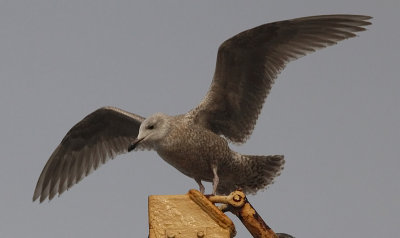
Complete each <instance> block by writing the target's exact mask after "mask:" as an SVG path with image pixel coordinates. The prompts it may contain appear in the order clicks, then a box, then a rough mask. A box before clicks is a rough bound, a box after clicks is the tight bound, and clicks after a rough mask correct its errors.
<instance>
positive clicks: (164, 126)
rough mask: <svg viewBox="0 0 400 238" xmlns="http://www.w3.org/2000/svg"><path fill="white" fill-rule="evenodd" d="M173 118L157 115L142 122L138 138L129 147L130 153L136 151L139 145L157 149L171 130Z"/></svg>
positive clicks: (161, 114)
mask: <svg viewBox="0 0 400 238" xmlns="http://www.w3.org/2000/svg"><path fill="white" fill-rule="evenodd" d="M170 120H171V116H168V115H166V114H163V113H156V114H154V115H152V116H150V117H149V118H147V119H146V120H144V121H143V122H142V124H141V125H140V128H139V134H138V136H137V138H136V139H135V140H134V141H133V142H132V143H131V144H130V145H129V148H128V151H131V150H133V149H135V148H136V147H137V146H138V145H140V146H141V148H145V149H155V147H157V145H158V143H159V141H160V140H162V138H164V137H165V136H166V135H167V133H168V131H169V128H170Z"/></svg>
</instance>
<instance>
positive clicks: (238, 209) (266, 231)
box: [206, 190, 293, 238]
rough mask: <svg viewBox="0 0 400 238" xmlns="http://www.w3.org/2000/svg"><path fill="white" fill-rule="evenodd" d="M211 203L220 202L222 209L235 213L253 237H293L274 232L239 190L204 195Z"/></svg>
mask: <svg viewBox="0 0 400 238" xmlns="http://www.w3.org/2000/svg"><path fill="white" fill-rule="evenodd" d="M206 197H207V198H208V199H209V200H210V201H211V202H212V203H214V204H215V203H222V204H223V205H222V206H220V209H221V210H222V211H224V212H225V211H230V212H231V213H233V214H234V215H236V216H237V217H238V218H239V219H240V221H241V222H242V223H243V225H244V226H245V227H246V228H247V230H248V231H249V232H250V234H251V235H252V236H253V237H254V238H293V236H291V235H288V234H285V233H275V232H274V231H273V230H272V229H271V227H269V226H268V225H267V224H266V223H265V221H264V220H263V219H262V217H261V216H260V215H259V214H258V213H257V211H256V210H255V209H254V207H253V206H252V205H251V204H250V202H249V201H248V200H247V197H246V195H245V194H244V193H243V192H242V191H241V190H236V191H234V192H232V193H230V194H229V195H228V196H217V195H206Z"/></svg>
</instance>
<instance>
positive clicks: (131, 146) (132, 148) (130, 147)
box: [128, 138, 144, 152]
mask: <svg viewBox="0 0 400 238" xmlns="http://www.w3.org/2000/svg"><path fill="white" fill-rule="evenodd" d="M143 139H144V138H141V139H138V138H136V139H135V140H134V141H132V143H131V144H130V145H129V147H128V152H131V151H132V150H134V149H135V148H136V146H137V145H138V144H139V142H141V141H142V140H143Z"/></svg>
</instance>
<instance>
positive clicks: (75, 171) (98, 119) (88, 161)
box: [33, 107, 144, 202]
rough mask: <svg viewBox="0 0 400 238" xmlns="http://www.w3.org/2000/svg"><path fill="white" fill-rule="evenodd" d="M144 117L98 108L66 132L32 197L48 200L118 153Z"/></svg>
mask: <svg viewBox="0 0 400 238" xmlns="http://www.w3.org/2000/svg"><path fill="white" fill-rule="evenodd" d="M143 120H144V118H143V117H141V116H138V115H135V114H132V113H129V112H126V111H123V110H121V109H118V108H115V107H103V108H100V109H98V110H96V111H94V112H92V113H91V114H89V115H88V116H86V117H85V118H84V119H82V120H81V121H80V122H78V123H77V124H76V125H75V126H73V127H72V128H71V130H69V131H68V133H67V134H66V135H65V137H64V138H63V139H62V141H61V143H60V145H58V146H57V148H56V149H55V150H54V152H53V153H52V155H51V156H50V158H49V160H48V161H47V163H46V165H45V167H44V168H43V171H42V173H41V174H40V177H39V179H38V182H37V185H36V188H35V191H34V194H33V200H34V201H35V200H36V199H38V198H40V202H42V201H44V200H45V199H46V198H48V199H49V200H51V199H52V198H53V197H54V196H55V195H57V194H59V195H61V194H62V193H63V192H64V191H65V190H67V189H69V188H70V187H72V186H73V185H74V184H76V183H78V182H79V181H80V180H82V179H83V178H84V177H86V176H88V175H89V174H90V173H91V172H92V171H93V170H96V169H97V168H98V167H99V166H100V165H102V164H104V163H105V162H107V161H108V160H109V159H112V158H114V157H115V156H116V155H118V154H122V153H126V152H127V149H128V146H129V142H130V140H132V139H133V138H136V137H137V134H138V132H139V127H140V124H141V123H142V121H143Z"/></svg>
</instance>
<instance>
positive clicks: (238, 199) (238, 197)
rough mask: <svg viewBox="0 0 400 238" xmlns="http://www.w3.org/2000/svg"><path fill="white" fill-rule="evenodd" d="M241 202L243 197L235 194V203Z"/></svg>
mask: <svg viewBox="0 0 400 238" xmlns="http://www.w3.org/2000/svg"><path fill="white" fill-rule="evenodd" d="M240 200H242V197H241V196H239V195H238V194H235V195H234V196H233V201H235V202H240Z"/></svg>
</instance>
